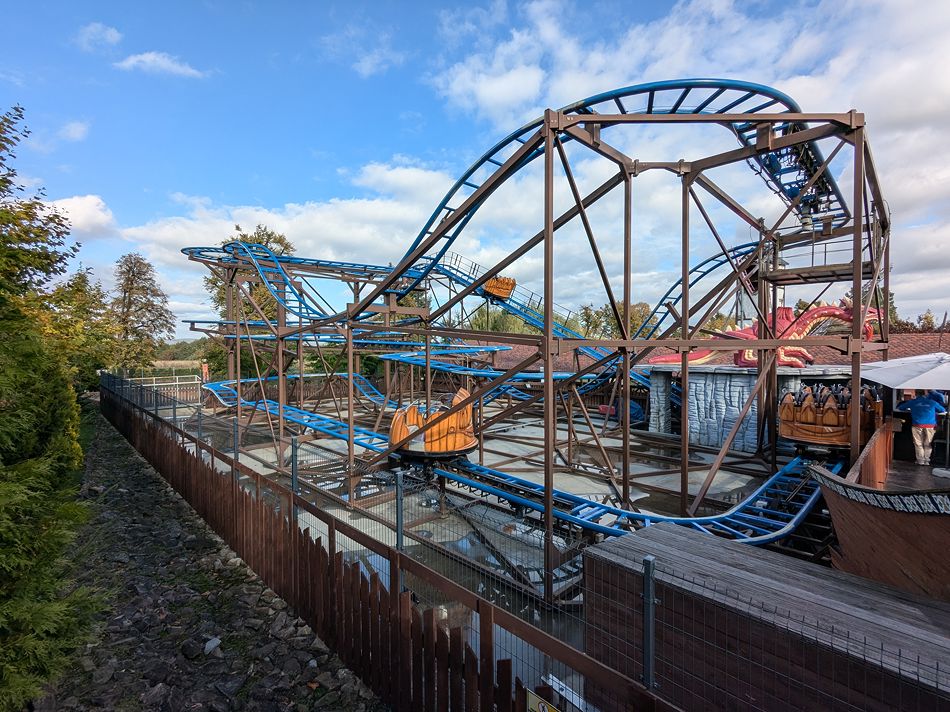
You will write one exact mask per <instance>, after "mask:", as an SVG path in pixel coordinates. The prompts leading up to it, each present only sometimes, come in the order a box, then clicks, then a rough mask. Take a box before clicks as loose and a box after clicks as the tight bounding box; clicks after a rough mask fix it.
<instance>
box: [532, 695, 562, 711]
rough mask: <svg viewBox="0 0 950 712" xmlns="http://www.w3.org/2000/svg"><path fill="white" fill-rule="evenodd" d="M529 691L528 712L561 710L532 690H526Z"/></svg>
mask: <svg viewBox="0 0 950 712" xmlns="http://www.w3.org/2000/svg"><path fill="white" fill-rule="evenodd" d="M525 692H527V693H528V712H560V710H559V709H558V708H557V707H555V706H554V705H552V704H551V703H550V702H548V701H547V700H542V699H541V698H540V697H538V696H537V695H536V694H534V693H533V692H532V691H531V690H525Z"/></svg>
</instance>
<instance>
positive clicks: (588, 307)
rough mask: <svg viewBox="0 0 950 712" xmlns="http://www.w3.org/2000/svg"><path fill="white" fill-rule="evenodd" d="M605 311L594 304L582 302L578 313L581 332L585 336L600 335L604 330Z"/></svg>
mask: <svg viewBox="0 0 950 712" xmlns="http://www.w3.org/2000/svg"><path fill="white" fill-rule="evenodd" d="M604 316H605V315H604V312H603V311H602V310H601V309H597V308H595V307H594V305H593V304H582V305H581V307H580V309H579V310H578V313H577V321H578V323H579V324H580V333H581V334H583V335H584V336H599V335H600V334H601V333H603V331H604Z"/></svg>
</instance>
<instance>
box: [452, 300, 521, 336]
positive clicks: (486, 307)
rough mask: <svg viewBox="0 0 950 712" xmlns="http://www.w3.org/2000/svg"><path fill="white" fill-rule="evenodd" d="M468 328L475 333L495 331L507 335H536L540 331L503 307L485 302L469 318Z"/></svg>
mask: <svg viewBox="0 0 950 712" xmlns="http://www.w3.org/2000/svg"><path fill="white" fill-rule="evenodd" d="M468 328H469V329H473V330H475V331H494V332H499V333H506V334H536V333H538V330H537V329H535V328H534V327H532V326H528V325H527V324H526V323H525V322H524V321H522V320H521V319H519V318H518V317H516V316H515V315H514V314H512V313H511V312H508V311H505V310H504V309H502V308H501V307H496V306H493V305H492V304H490V303H489V302H488V300H486V301H485V303H484V304H482V305H481V306H480V307H478V308H477V309H475V311H473V312H471V313H470V314H469V316H468Z"/></svg>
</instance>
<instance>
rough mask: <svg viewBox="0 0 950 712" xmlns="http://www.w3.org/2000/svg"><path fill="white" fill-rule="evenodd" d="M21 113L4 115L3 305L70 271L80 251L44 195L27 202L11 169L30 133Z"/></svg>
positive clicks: (0, 154)
mask: <svg viewBox="0 0 950 712" xmlns="http://www.w3.org/2000/svg"><path fill="white" fill-rule="evenodd" d="M22 121H23V108H22V107H20V106H14V107H13V108H12V109H11V110H10V111H7V112H6V113H4V114H2V115H0V304H2V303H3V302H4V301H6V300H7V299H9V298H10V297H23V296H25V295H27V294H28V293H30V292H31V291H32V292H35V291H36V290H38V289H39V288H40V287H43V286H44V285H46V284H47V283H48V282H49V281H50V280H51V279H53V278H54V277H56V276H57V275H60V274H63V273H64V272H65V271H66V263H67V261H68V260H69V258H70V257H72V256H73V255H74V254H76V252H77V251H78V250H79V246H78V245H71V246H67V244H66V238H67V236H68V235H69V223H68V221H67V220H66V218H65V217H64V216H63V215H62V214H60V213H58V212H56V211H55V210H53V209H52V208H50V207H49V205H47V204H46V203H45V202H44V201H43V200H42V195H41V194H40V195H33V196H29V197H25V195H24V194H25V190H24V188H23V186H21V185H19V184H18V183H17V172H16V170H15V169H14V168H13V166H12V165H11V164H10V161H11V160H12V159H13V158H15V157H16V154H15V153H14V149H15V148H16V146H17V144H19V142H20V141H21V140H23V139H25V138H26V137H27V136H29V134H30V132H29V131H28V130H27V129H26V128H23V127H21V125H20V124H21V123H22Z"/></svg>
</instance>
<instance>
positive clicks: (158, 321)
mask: <svg viewBox="0 0 950 712" xmlns="http://www.w3.org/2000/svg"><path fill="white" fill-rule="evenodd" d="M115 283H116V286H115V290H116V291H115V296H114V298H113V299H112V317H113V319H114V321H115V325H116V328H117V330H118V334H119V342H118V344H117V347H116V349H117V354H116V363H117V364H118V365H119V366H121V367H122V368H144V367H146V366H150V365H151V364H152V361H154V360H155V354H156V353H157V351H158V347H159V345H160V343H161V341H162V339H163V338H165V337H170V336H171V335H172V334H173V333H174V330H175V324H174V315H173V314H172V313H171V311H170V310H169V309H168V296H167V295H166V294H165V292H164V291H162V288H161V287H160V286H159V284H158V280H157V279H156V276H155V270H154V268H153V267H152V265H151V264H149V263H148V262H147V261H146V260H145V258H144V257H142V255H140V254H138V253H137V252H130V253H129V254H127V255H123V256H122V257H120V258H119V260H118V262H116V264H115Z"/></svg>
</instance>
